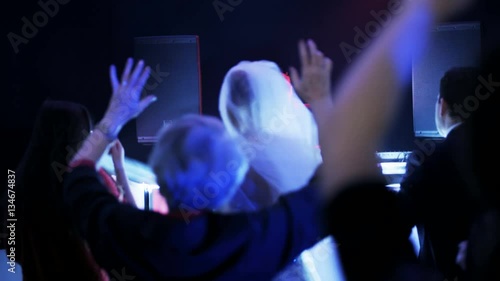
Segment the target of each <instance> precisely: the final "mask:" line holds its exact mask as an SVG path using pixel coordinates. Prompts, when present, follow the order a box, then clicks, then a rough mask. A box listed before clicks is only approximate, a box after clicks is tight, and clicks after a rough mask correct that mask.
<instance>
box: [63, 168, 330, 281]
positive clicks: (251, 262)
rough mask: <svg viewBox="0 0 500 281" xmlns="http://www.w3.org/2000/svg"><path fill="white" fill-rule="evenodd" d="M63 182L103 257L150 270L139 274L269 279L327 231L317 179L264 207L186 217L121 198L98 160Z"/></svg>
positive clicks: (113, 265)
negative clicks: (323, 228) (96, 166)
mask: <svg viewBox="0 0 500 281" xmlns="http://www.w3.org/2000/svg"><path fill="white" fill-rule="evenodd" d="M64 185H65V187H64V188H65V202H66V203H67V205H68V206H69V211H70V214H71V217H72V218H73V220H74V221H75V223H76V225H77V228H78V230H79V231H80V233H81V234H82V236H83V237H84V238H85V239H86V240H87V241H88V242H89V245H90V247H91V250H92V252H93V254H94V255H95V257H96V260H97V261H98V263H99V265H101V266H102V267H103V268H105V269H106V270H108V272H109V271H110V270H111V271H112V270H118V269H120V268H126V271H127V273H133V274H134V275H135V276H138V277H141V278H142V277H144V276H147V277H146V278H142V279H141V280H146V279H147V280H155V279H158V278H174V279H173V280H177V279H175V277H178V278H180V277H183V276H184V277H186V276H191V277H193V276H198V277H200V278H201V279H202V280H214V279H217V280H266V279H269V278H272V276H274V275H275V274H276V273H278V272H279V271H280V270H281V269H283V268H284V266H285V265H286V264H288V263H289V262H290V261H291V260H293V259H294V258H295V257H297V256H298V255H299V254H300V253H301V252H302V251H304V250H305V249H307V248H309V247H311V246H313V245H314V244H315V243H316V242H317V241H318V240H319V239H320V238H322V237H324V234H325V233H322V232H321V228H320V223H321V221H320V218H321V217H320V216H319V214H320V207H319V204H318V198H317V191H316V188H315V187H314V186H308V187H305V188H303V189H301V190H300V191H297V192H294V193H291V194H288V195H286V196H283V197H282V198H281V199H280V202H279V203H278V204H276V205H275V206H273V207H271V208H267V209H265V210H262V211H259V212H255V213H241V214H232V215H220V214H215V213H205V214H201V215H198V216H194V217H190V218H189V219H190V220H189V222H185V221H184V219H183V218H180V219H179V218H176V217H174V216H173V215H172V216H170V215H169V216H164V215H160V214H157V213H154V212H145V211H142V210H138V209H136V208H133V207H131V206H129V205H126V204H120V203H119V202H118V201H117V199H116V198H115V197H114V196H112V195H111V194H110V193H109V192H108V191H107V189H106V187H105V186H103V185H102V184H101V182H100V181H99V180H98V175H97V173H96V172H95V170H94V169H93V168H89V167H78V168H75V169H74V170H73V171H72V172H71V173H69V174H68V175H67V177H66V178H65V183H64ZM195 249H196V250H195ZM165 261H168V262H167V263H165ZM221 276H224V277H225V278H226V277H227V278H226V279H224V278H221ZM198 277H197V278H198ZM205 277H206V278H205ZM183 280H184V279H183ZM186 280H187V279H186Z"/></svg>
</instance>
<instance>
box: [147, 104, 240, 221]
mask: <svg viewBox="0 0 500 281" xmlns="http://www.w3.org/2000/svg"><path fill="white" fill-rule="evenodd" d="M149 164H150V166H151V168H152V169H153V171H154V173H155V175H156V178H157V182H158V184H159V185H160V192H161V194H162V195H163V196H165V198H166V199H167V202H168V205H169V207H170V209H171V210H172V211H175V210H180V209H183V210H191V211H192V210H195V211H203V210H214V209H218V208H220V207H221V206H223V205H224V204H226V203H227V202H228V201H229V200H230V199H231V198H232V196H233V195H234V193H235V191H236V190H237V188H238V187H239V185H240V184H241V182H242V181H243V178H244V176H245V174H246V172H247V170H248V162H247V159H246V158H245V156H244V155H243V153H242V151H241V150H240V147H239V146H238V145H237V143H236V141H235V140H234V138H233V137H231V136H230V135H229V134H228V133H227V131H226V129H225V128H224V126H223V124H222V123H221V122H220V121H219V120H218V119H216V118H215V117H209V116H200V115H191V114H189V115H186V116H183V117H181V118H179V119H178V120H176V121H175V122H174V123H173V124H171V125H169V126H165V127H164V128H162V130H160V132H159V133H158V141H157V143H156V144H155V146H154V148H153V151H152V152H151V155H150V159H149Z"/></svg>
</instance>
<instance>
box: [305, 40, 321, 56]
mask: <svg viewBox="0 0 500 281" xmlns="http://www.w3.org/2000/svg"><path fill="white" fill-rule="evenodd" d="M307 47H308V48H309V52H311V54H315V53H316V51H318V47H317V46H316V43H315V42H314V41H313V40H312V39H309V40H307Z"/></svg>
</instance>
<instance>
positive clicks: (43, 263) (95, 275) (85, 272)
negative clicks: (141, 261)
mask: <svg viewBox="0 0 500 281" xmlns="http://www.w3.org/2000/svg"><path fill="white" fill-rule="evenodd" d="M91 127H92V122H91V115H90V114H89V111H88V110H87V108H86V107H85V106H83V105H80V104H77V103H73V102H68V101H51V100H47V101H45V102H44V103H43V104H42V106H41V108H40V110H39V112H38V115H37V119H36V122H35V125H34V129H33V132H32V136H31V140H30V143H29V145H28V147H27V150H26V152H25V154H24V156H23V158H22V160H21V162H20V165H19V167H18V169H17V171H16V177H17V181H18V182H17V189H18V191H17V194H18V195H19V196H18V200H17V202H18V205H19V206H20V210H19V211H20V218H19V222H20V226H21V233H20V234H21V235H20V236H21V239H20V241H19V242H20V244H21V245H18V249H20V250H17V253H16V254H18V255H19V256H18V261H19V263H20V264H21V266H22V268H23V276H24V280H54V279H57V278H56V277H62V278H70V279H71V280H100V279H101V278H100V275H99V274H100V272H99V268H98V267H97V266H96V264H95V262H94V261H93V259H92V258H91V256H90V253H89V252H88V250H87V248H86V245H85V243H84V241H83V240H82V239H81V238H80V237H79V236H78V235H77V234H76V232H75V231H74V227H73V224H72V222H71V221H70V219H69V218H68V217H67V216H66V215H65V214H66V212H65V211H64V202H63V178H64V176H65V172H66V168H67V165H68V163H69V161H70V160H71V158H72V156H73V155H74V153H75V152H76V151H77V149H78V148H79V146H80V145H81V143H82V142H83V140H85V138H86V136H87V135H88V134H89V133H90V130H91Z"/></svg>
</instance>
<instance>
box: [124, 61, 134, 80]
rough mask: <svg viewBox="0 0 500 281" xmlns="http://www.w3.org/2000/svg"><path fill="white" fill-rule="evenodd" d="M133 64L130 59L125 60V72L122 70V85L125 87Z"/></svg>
mask: <svg viewBox="0 0 500 281" xmlns="http://www.w3.org/2000/svg"><path fill="white" fill-rule="evenodd" d="M133 63H134V60H133V59H132V58H128V59H127V64H126V65H125V70H123V73H122V84H124V85H126V84H127V82H128V78H129V75H130V70H132V65H133Z"/></svg>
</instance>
